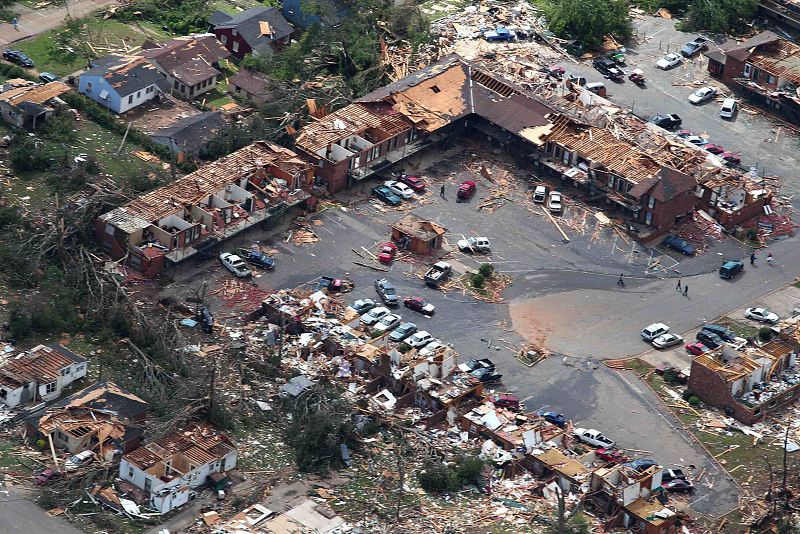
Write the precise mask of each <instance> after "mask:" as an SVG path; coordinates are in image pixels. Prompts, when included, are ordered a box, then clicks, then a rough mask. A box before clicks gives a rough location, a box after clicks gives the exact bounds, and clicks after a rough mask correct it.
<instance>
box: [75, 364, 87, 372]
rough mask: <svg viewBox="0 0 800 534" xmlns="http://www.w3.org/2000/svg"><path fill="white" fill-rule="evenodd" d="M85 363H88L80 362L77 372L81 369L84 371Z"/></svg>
mask: <svg viewBox="0 0 800 534" xmlns="http://www.w3.org/2000/svg"><path fill="white" fill-rule="evenodd" d="M85 365H86V364H84V363H82V364H80V365H79V366H77V367H76V368H75V372H76V373H77V372H79V371H83V368H84V366H85Z"/></svg>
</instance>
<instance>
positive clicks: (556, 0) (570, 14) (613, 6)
mask: <svg viewBox="0 0 800 534" xmlns="http://www.w3.org/2000/svg"><path fill="white" fill-rule="evenodd" d="M545 13H546V14H547V18H548V20H549V24H550V29H551V30H552V31H553V32H554V33H555V34H556V35H558V36H559V37H561V38H564V39H576V40H577V41H579V42H580V43H581V44H582V45H583V46H584V47H586V48H588V49H590V50H598V49H600V47H601V46H602V44H603V36H604V35H612V36H613V37H614V38H615V39H617V40H625V39H627V38H628V37H630V36H631V33H632V29H631V20H630V17H629V15H628V2H626V1H625V0H552V2H551V3H549V4H547V5H546V6H545Z"/></svg>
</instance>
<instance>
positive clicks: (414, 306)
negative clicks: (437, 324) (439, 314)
mask: <svg viewBox="0 0 800 534" xmlns="http://www.w3.org/2000/svg"><path fill="white" fill-rule="evenodd" d="M403 306H405V307H406V308H408V309H409V310H413V311H415V312H419V313H422V314H424V315H433V312H434V311H436V306H434V305H433V304H431V303H430V302H428V301H427V300H425V299H424V298H422V297H406V298H404V299H403Z"/></svg>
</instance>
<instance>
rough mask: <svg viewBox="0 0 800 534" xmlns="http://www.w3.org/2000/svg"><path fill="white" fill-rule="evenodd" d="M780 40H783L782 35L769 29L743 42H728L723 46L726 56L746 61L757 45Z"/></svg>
mask: <svg viewBox="0 0 800 534" xmlns="http://www.w3.org/2000/svg"><path fill="white" fill-rule="evenodd" d="M780 40H782V39H781V36H780V35H778V34H777V33H775V32H771V31H769V30H767V31H763V32H761V33H759V34H756V35H754V36H753V37H751V38H749V39H746V40H744V41H742V42H741V43H732V44H730V45H728V44H727V43H726V44H724V45H722V47H721V48H722V49H723V51H724V52H725V55H726V56H730V57H732V58H734V59H736V60H739V61H745V60H747V58H749V57H750V54H752V53H753V51H754V50H755V49H756V48H757V47H759V46H761V45H764V44H767V43H772V42H775V41H780Z"/></svg>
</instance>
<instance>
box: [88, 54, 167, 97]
mask: <svg viewBox="0 0 800 534" xmlns="http://www.w3.org/2000/svg"><path fill="white" fill-rule="evenodd" d="M81 76H102V77H103V78H105V79H106V81H107V82H108V83H109V85H111V87H113V88H114V90H115V91H116V92H117V94H119V95H120V96H127V95H129V94H131V93H135V92H136V91H140V90H142V89H144V88H145V87H148V86H150V85H153V84H156V82H165V81H166V80H164V76H163V75H162V74H161V73H160V72H158V69H156V67H155V66H154V65H153V64H151V63H150V62H149V61H148V60H147V58H144V57H141V56H122V55H115V54H112V55H109V56H105V57H101V58H99V59H95V60H93V61H92V68H91V69H89V70H88V71H86V72H84V73H83V74H82V75H81Z"/></svg>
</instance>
